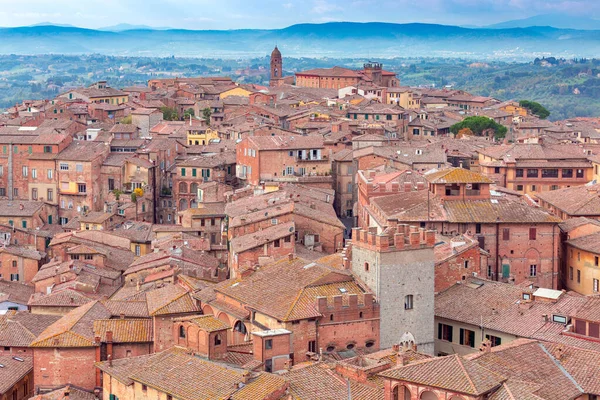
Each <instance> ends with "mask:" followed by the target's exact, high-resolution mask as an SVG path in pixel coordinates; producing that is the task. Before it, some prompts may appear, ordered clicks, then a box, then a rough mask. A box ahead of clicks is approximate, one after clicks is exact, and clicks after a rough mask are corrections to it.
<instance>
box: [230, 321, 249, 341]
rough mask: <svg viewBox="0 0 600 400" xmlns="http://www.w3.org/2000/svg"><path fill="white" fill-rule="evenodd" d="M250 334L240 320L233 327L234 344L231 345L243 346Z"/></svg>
mask: <svg viewBox="0 0 600 400" xmlns="http://www.w3.org/2000/svg"><path fill="white" fill-rule="evenodd" d="M247 334H248V330H247V329H246V325H244V323H243V322H242V321H240V320H237V321H235V324H234V325H233V333H232V343H231V344H241V343H244V342H245V341H246V336H247Z"/></svg>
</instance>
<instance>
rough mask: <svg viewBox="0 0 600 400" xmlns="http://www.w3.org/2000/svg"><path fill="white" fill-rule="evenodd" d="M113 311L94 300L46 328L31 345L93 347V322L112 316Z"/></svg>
mask: <svg viewBox="0 0 600 400" xmlns="http://www.w3.org/2000/svg"><path fill="white" fill-rule="evenodd" d="M110 316H111V313H110V311H108V309H106V307H104V305H102V304H101V303H100V302H98V301H92V302H90V303H88V304H86V305H83V306H81V307H78V308H76V309H74V310H72V311H70V312H68V313H67V314H66V315H65V316H63V317H62V318H61V319H59V320H58V321H56V322H55V323H53V324H52V325H50V326H49V327H48V328H46V329H45V330H44V331H43V332H42V333H41V334H40V335H39V336H38V337H37V338H36V340H35V341H33V343H31V345H30V346H31V347H92V346H95V343H94V331H93V323H94V321H95V320H97V319H107V318H110Z"/></svg>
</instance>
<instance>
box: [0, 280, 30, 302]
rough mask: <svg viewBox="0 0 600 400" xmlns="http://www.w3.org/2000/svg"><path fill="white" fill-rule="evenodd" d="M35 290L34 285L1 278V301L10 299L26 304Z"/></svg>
mask: <svg viewBox="0 0 600 400" xmlns="http://www.w3.org/2000/svg"><path fill="white" fill-rule="evenodd" d="M34 292H35V290H34V288H33V286H29V285H25V284H23V283H21V282H11V281H5V280H0V302H4V301H10V302H12V303H17V304H23V305H26V304H27V302H28V301H29V297H31V295H32V294H33V293H34Z"/></svg>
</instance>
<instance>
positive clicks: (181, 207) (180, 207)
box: [179, 199, 188, 211]
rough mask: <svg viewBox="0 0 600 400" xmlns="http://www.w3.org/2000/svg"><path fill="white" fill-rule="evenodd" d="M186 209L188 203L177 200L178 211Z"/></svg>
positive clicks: (184, 200) (183, 200)
mask: <svg viewBox="0 0 600 400" xmlns="http://www.w3.org/2000/svg"><path fill="white" fill-rule="evenodd" d="M187 208H188V202H187V200H186V199H180V200H179V211H185V210H187Z"/></svg>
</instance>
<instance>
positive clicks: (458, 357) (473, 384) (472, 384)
mask: <svg viewBox="0 0 600 400" xmlns="http://www.w3.org/2000/svg"><path fill="white" fill-rule="evenodd" d="M454 356H455V357H456V359H457V361H458V365H460V369H462V371H463V372H464V374H465V376H466V377H467V380H468V381H469V384H470V385H471V387H472V388H473V393H477V387H476V386H475V383H473V380H472V379H471V377H470V376H469V373H468V372H467V369H466V368H465V366H464V365H463V363H462V358H461V357H460V356H459V355H458V354H455V355H454Z"/></svg>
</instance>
